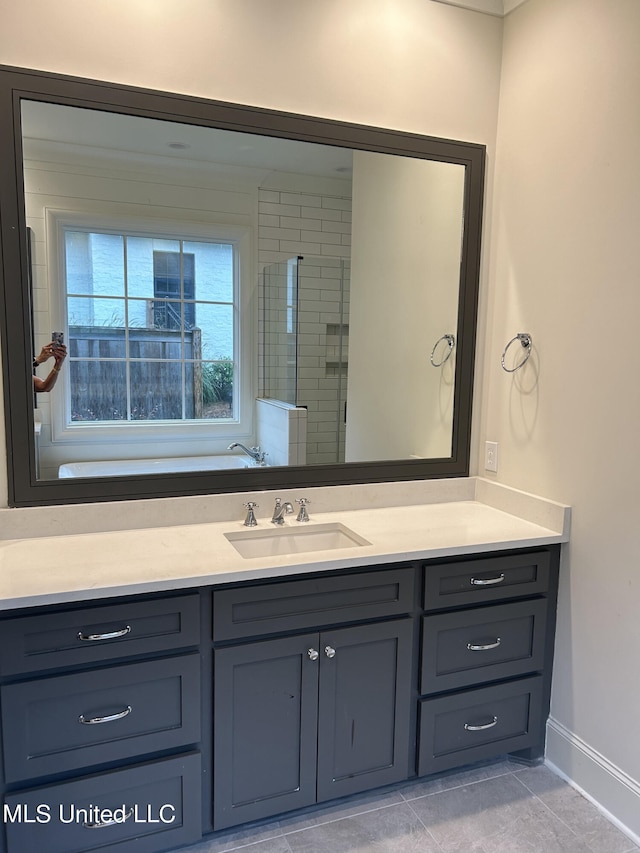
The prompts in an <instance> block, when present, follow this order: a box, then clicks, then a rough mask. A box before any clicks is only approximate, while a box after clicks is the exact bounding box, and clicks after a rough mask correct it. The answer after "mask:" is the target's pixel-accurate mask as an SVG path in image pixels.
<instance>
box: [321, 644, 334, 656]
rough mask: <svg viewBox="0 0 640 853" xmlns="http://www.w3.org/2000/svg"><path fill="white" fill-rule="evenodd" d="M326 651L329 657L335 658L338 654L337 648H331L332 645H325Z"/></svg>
mask: <svg viewBox="0 0 640 853" xmlns="http://www.w3.org/2000/svg"><path fill="white" fill-rule="evenodd" d="M324 653H325V655H326V656H327V657H328V658H334V657H335V656H336V650H335V649H333V648H331V646H325V647H324Z"/></svg>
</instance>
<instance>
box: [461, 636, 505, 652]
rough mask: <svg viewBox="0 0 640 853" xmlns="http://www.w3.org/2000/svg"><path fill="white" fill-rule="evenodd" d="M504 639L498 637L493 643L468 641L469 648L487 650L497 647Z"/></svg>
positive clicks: (475, 650) (477, 650) (472, 650)
mask: <svg viewBox="0 0 640 853" xmlns="http://www.w3.org/2000/svg"><path fill="white" fill-rule="evenodd" d="M501 642H502V640H501V639H500V637H496V639H495V642H493V643H477V644H476V643H467V648H468V649H469V651H470V652H486V651H487V649H497V648H498V646H499V645H500V643H501Z"/></svg>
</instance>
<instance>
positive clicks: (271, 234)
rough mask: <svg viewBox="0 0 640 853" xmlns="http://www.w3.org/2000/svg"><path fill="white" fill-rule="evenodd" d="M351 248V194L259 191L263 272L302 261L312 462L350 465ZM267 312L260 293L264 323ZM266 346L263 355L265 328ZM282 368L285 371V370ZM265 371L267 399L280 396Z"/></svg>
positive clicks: (301, 328) (280, 350) (302, 367)
mask: <svg viewBox="0 0 640 853" xmlns="http://www.w3.org/2000/svg"><path fill="white" fill-rule="evenodd" d="M346 186H347V184H346V182H345V187H346ZM350 247H351V198H350V196H349V195H347V193H346V190H345V194H344V195H335V194H328V193H326V192H322V191H318V192H317V193H312V192H305V193H298V192H291V191H289V190H286V191H285V190H278V189H273V188H270V189H261V190H260V191H259V260H260V267H261V270H264V268H265V267H267V266H269V265H271V264H277V263H281V262H283V261H286V260H287V259H288V258H295V257H297V256H302V258H303V260H302V261H301V262H300V266H299V271H300V275H299V292H298V324H299V325H298V364H297V382H296V394H295V403H296V404H297V406H298V407H304V408H306V410H307V412H308V416H307V420H306V461H307V462H308V463H310V464H313V463H332V462H338V461H343V460H344V429H345V403H346V391H347V375H346V368H347V363H348V325H349V283H350V281H349V278H350V253H351V248H350ZM284 280H285V279H284V277H282V281H283V282H284ZM264 307H265V306H264V299H263V293H262V292H261V294H260V311H261V317H264ZM282 329H283V331H282V340H281V341H280V342H279V343H277V345H275V346H274V342H273V340H271V341H270V350H271V352H272V353H273V354H274V358H278V359H286V358H290V357H291V352H290V346H289V350H288V342H287V340H286V337H287V336H286V333H285V327H284V326H282ZM259 344H260V352H261V353H263V352H264V346H263V344H264V329H263V328H262V324H261V329H260V341H259ZM280 368H281V369H283V372H284V364H281V365H280ZM260 371H261V381H260V388H261V393H265V390H267V391H268V392H269V393H270V394H271V395H273V391H272V390H271V389H265V364H264V361H261V363H260ZM287 399H289V402H293V401H292V400H291V398H287ZM271 464H275V463H274V462H273V461H272V463H271ZM291 464H296V463H294V462H293V461H292V463H291ZM298 464H301V463H298Z"/></svg>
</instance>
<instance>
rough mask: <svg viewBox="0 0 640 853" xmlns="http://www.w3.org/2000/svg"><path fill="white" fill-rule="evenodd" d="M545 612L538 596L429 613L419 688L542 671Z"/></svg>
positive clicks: (432, 690)
mask: <svg viewBox="0 0 640 853" xmlns="http://www.w3.org/2000/svg"><path fill="white" fill-rule="evenodd" d="M546 615H547V601H546V599H536V600H534V601H514V602H512V603H511V604H497V605H494V606H492V607H479V608H474V609H473V610H465V611H456V612H454V613H439V614H436V615H432V616H424V617H423V619H422V666H421V670H420V677H421V682H420V692H421V693H423V694H427V693H439V692H442V691H444V690H453V689H456V688H460V687H467V686H469V685H471V684H478V683H479V682H485V681H496V680H498V679H504V678H511V677H512V676H514V675H524V674H526V673H529V672H535V671H536V670H541V669H542V667H543V664H544V651H545V631H546V621H547V620H546Z"/></svg>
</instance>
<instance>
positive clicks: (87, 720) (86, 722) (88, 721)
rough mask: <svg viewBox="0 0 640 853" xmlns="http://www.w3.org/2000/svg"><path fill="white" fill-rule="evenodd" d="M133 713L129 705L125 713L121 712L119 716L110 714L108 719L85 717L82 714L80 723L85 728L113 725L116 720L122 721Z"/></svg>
mask: <svg viewBox="0 0 640 853" xmlns="http://www.w3.org/2000/svg"><path fill="white" fill-rule="evenodd" d="M132 711H133V708H132V707H131V705H127V707H126V708H125V709H124V711H120V712H119V713H117V714H109V715H108V716H107V717H85V715H84V714H80V716H79V717H78V722H79V723H82V725H83V726H97V725H99V724H100V723H112V722H113V721H114V720H122V719H123V717H128V716H129V714H130V713H131V712H132Z"/></svg>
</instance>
